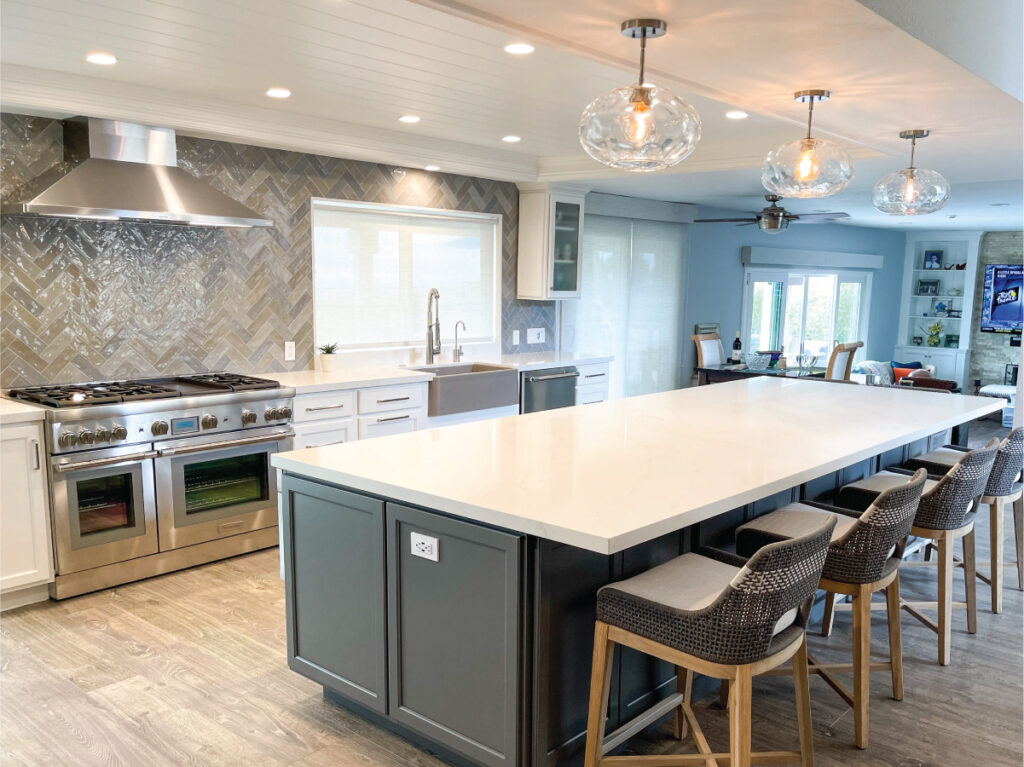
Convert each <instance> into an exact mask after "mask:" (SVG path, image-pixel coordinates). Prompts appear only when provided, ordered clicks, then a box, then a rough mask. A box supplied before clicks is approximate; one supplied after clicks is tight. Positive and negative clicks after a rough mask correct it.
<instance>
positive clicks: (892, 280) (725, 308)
mask: <svg viewBox="0 0 1024 767" xmlns="http://www.w3.org/2000/svg"><path fill="white" fill-rule="evenodd" d="M725 217H733V218H735V217H737V211H734V210H721V209H718V208H709V207H704V206H701V207H700V208H699V209H698V215H697V218H725ZM689 229H690V247H689V250H688V252H687V258H686V260H687V264H686V300H685V301H684V302H683V318H684V323H685V324H684V327H683V330H684V331H685V333H684V335H685V337H686V339H687V340H686V342H685V343H684V344H683V355H682V365H683V369H682V373H683V375H682V379H683V380H684V381H686V380H688V379H689V375H690V371H692V370H693V366H694V362H695V360H694V357H695V355H694V349H693V343H692V342H691V341H689V336H690V334H691V333H692V332H693V326H694V324H695V323H697V322H718V323H720V324H721V326H722V339H723V341H724V343H725V345H726V348H728V347H729V346H730V345H731V343H732V339H733V338H735V336H736V331H738V330H739V329H740V313H741V311H742V304H743V264H741V263H740V248H742V247H743V246H744V245H757V246H762V247H767V248H797V249H800V250H832V251H841V252H844V253H869V254H873V255H879V256H882V257H883V258H884V259H885V265H884V267H883V268H881V269H877V270H872V279H871V319H870V325H869V329H868V333H869V335H868V338H867V339H865V342H866V349H865V351H866V352H867V355H866V356H865V357H864V359H890V358H891V355H892V352H893V346H894V345H895V344H896V335H897V331H898V329H899V312H900V287H901V283H902V280H903V256H904V248H905V245H906V237H905V235H904V234H903V232H898V231H893V230H890V229H866V228H862V227H855V226H840V225H837V224H815V225H803V226H801V225H799V224H796V225H793V226H790V227H789V229H787V230H786V231H784V232H781V233H779V234H764V233H763V232H760V231H758V229H757V228H756V227H753V226H736V225H735V224H692V225H690V227H689Z"/></svg>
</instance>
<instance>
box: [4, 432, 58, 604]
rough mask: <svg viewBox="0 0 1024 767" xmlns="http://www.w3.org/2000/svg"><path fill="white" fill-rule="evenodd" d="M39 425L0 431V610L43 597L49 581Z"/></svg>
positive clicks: (50, 566)
mask: <svg viewBox="0 0 1024 767" xmlns="http://www.w3.org/2000/svg"><path fill="white" fill-rule="evenodd" d="M43 445H44V443H43V431H42V427H41V425H40V424H39V423H36V422H33V423H22V424H11V425H8V426H3V427H2V428H0V478H2V479H0V608H2V609H6V608H8V607H17V606H20V605H22V604H29V603H31V602H40V601H44V600H45V599H47V598H48V593H47V590H46V584H47V583H50V582H51V581H53V548H52V545H51V542H50V509H49V499H48V497H47V484H46V455H45V450H44V446H43Z"/></svg>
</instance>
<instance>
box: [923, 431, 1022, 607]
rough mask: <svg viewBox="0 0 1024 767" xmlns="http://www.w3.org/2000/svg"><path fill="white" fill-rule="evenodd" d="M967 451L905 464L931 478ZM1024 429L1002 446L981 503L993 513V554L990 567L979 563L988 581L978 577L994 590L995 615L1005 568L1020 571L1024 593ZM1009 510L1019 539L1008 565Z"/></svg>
mask: <svg viewBox="0 0 1024 767" xmlns="http://www.w3.org/2000/svg"><path fill="white" fill-rule="evenodd" d="M966 450H967V448H964V447H959V446H957V445H946V447H941V448H939V449H938V450H933V451H932V452H930V453H925V454H924V455H919V456H917V457H916V458H911V459H910V460H909V461H907V462H905V463H904V464H903V467H904V468H906V469H918V468H924V469H927V470H928V473H929V474H945V473H946V472H947V471H949V469H950V467H951V466H953V465H954V464H955V463H956V462H957V461H959V460H960V459H961V458H962V457H963V454H964V452H966ZM1022 464H1024V427H1018V428H1016V429H1014V430H1013V431H1011V432H1010V434H1009V435H1008V436H1007V437H1006V439H1004V440H1003V441H1002V442H1001V443H1000V444H999V452H998V453H997V454H996V460H995V463H993V464H992V473H991V474H989V477H988V484H986V485H985V494H984V495H983V496H982V497H981V503H982V504H986V505H987V506H988V512H989V544H990V546H989V552H990V554H991V559H990V560H989V562H988V563H983V562H978V563H977V564H978V565H979V566H982V565H985V564H987V565H988V568H989V575H988V577H986V576H984V575H982V574H981V573H980V572H979V573H978V578H980V579H981V580H982V581H984V582H985V583H987V584H988V585H989V586H990V587H991V589H992V612H994V613H1001V612H1002V611H1003V566H1004V565H1009V566H1014V565H1015V566H1016V567H1017V588H1019V589H1020V590H1021V591H1024V552H1022V549H1024V500H1022V493H1021V488H1022V484H1021V471H1022V470H1024V465H1022ZM1007 506H1012V507H1013V531H1014V534H1015V535H1014V537H1015V539H1016V544H1017V546H1016V548H1017V559H1016V561H1014V562H1004V551H1003V549H1004V543H1003V541H1004V538H1005V535H1006V527H1005V514H1004V511H1005V509H1006V507H1007Z"/></svg>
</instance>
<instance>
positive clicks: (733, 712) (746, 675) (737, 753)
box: [729, 666, 753, 767]
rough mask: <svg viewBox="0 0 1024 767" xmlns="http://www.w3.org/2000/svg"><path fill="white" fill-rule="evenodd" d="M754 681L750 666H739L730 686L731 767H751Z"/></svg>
mask: <svg viewBox="0 0 1024 767" xmlns="http://www.w3.org/2000/svg"><path fill="white" fill-rule="evenodd" d="M752 697H753V679H752V677H751V674H750V666H737V667H736V678H735V679H733V680H732V684H730V685H729V744H730V749H729V750H730V752H731V757H732V758H731V759H730V760H729V764H730V767H750V765H751V761H750V759H751V757H750V726H751V714H752V711H751V709H752V702H751V698H752Z"/></svg>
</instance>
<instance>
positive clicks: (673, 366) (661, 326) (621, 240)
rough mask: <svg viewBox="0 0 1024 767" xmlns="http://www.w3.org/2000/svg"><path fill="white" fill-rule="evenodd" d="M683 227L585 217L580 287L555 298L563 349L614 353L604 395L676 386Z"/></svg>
mask: <svg viewBox="0 0 1024 767" xmlns="http://www.w3.org/2000/svg"><path fill="white" fill-rule="evenodd" d="M685 250H686V227H685V226H684V225H683V224H672V223H665V222H660V221H647V220H642V219H625V218H615V217H611V216H595V215H589V214H588V215H587V216H586V222H585V225H584V228H583V244H582V266H581V268H582V270H583V292H582V297H581V298H580V299H579V300H575V301H573V300H566V301H562V302H561V306H562V318H561V342H562V349H563V350H565V351H579V352H585V353H608V354H614V355H615V361H614V362H613V363H612V366H611V380H610V382H609V386H610V391H609V396H611V397H631V396H635V395H638V394H651V393H653V392H659V391H667V390H669V389H676V388H679V386H680V385H681V375H680V368H679V365H680V352H681V349H682V340H683V339H682V327H681V324H682V297H683V275H684V261H685Z"/></svg>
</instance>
